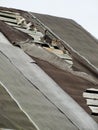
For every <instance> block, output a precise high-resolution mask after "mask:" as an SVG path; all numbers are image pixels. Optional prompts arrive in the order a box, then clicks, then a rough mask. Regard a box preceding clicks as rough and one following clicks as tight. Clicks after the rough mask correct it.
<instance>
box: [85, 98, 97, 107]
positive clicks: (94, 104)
mask: <svg viewBox="0 0 98 130" xmlns="http://www.w3.org/2000/svg"><path fill="white" fill-rule="evenodd" d="M86 101H87V105H92V106H98V100H93V99H86Z"/></svg>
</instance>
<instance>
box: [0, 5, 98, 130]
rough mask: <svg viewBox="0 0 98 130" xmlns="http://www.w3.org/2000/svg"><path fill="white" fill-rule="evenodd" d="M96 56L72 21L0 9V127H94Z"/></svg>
mask: <svg viewBox="0 0 98 130" xmlns="http://www.w3.org/2000/svg"><path fill="white" fill-rule="evenodd" d="M97 57H98V41H97V40H96V39H95V38H94V37H93V36H91V34H89V33H88V32H87V31H86V30H84V29H83V28H82V27H81V26H80V25H78V24H77V23H76V22H74V21H73V20H71V19H64V18H58V17H53V16H49V15H42V14H36V13H32V12H26V11H22V10H16V9H10V8H4V7H0V127H1V128H2V129H3V128H4V129H23V130H25V129H28V130H65V129H67V130H98V60H97Z"/></svg>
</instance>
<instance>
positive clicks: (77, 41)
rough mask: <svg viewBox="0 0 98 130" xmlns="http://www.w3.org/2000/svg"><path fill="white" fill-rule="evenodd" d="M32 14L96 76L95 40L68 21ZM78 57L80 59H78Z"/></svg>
mask: <svg viewBox="0 0 98 130" xmlns="http://www.w3.org/2000/svg"><path fill="white" fill-rule="evenodd" d="M32 14H34V15H35V16H36V17H37V18H38V19H39V20H40V21H41V22H42V23H43V24H44V25H45V26H46V28H47V27H48V28H49V29H50V30H51V31H53V32H54V33H55V35H57V37H59V38H60V39H61V40H62V41H64V44H65V47H67V48H68V49H70V50H71V51H72V52H73V53H74V56H75V58H78V60H79V61H82V60H84V61H83V62H84V63H85V64H86V65H87V66H89V67H90V68H91V69H92V70H93V71H95V72H96V73H97V74H98V60H97V57H98V41H97V40H95V39H94V38H93V37H92V36H91V35H90V34H89V33H88V32H86V31H85V30H84V29H83V28H82V27H81V26H80V25H78V24H77V23H75V22H74V21H72V20H70V19H64V18H58V17H52V16H48V15H41V14H35V13H32ZM79 57H80V59H79Z"/></svg>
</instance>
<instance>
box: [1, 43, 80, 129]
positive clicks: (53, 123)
mask: <svg viewBox="0 0 98 130" xmlns="http://www.w3.org/2000/svg"><path fill="white" fill-rule="evenodd" d="M4 46H5V47H4ZM12 48H13V49H12ZM3 49H4V50H3ZM16 50H17V53H16ZM20 51H22V50H20ZM12 53H14V57H12ZM19 54H20V55H19ZM22 55H25V54H23V52H22V53H19V48H15V47H13V46H12V45H11V44H10V43H9V47H8V43H6V44H3V43H0V81H2V82H1V86H0V88H1V90H2V91H4V93H3V94H4V95H5V93H6V95H7V94H8V95H10V97H9V98H10V99H9V98H8V99H9V100H12V101H13V103H15V104H17V105H18V108H16V107H15V106H14V108H15V109H14V108H13V109H14V110H13V113H11V112H12V111H11V109H12V106H13V105H14V104H13V103H12V106H10V107H9V104H8V102H7V101H6V106H7V108H8V109H7V111H6V117H7V120H10V122H11V123H12V122H15V121H16V122H15V123H16V126H17V125H18V126H19V127H20V128H23V129H28V130H31V129H32V130H35V129H37V130H65V129H67V130H78V128H77V127H76V126H75V125H74V124H73V123H72V122H71V121H70V120H69V118H67V117H66V115H65V114H63V113H62V112H61V111H59V110H58V107H56V106H55V104H54V103H52V102H51V101H50V100H49V99H48V98H47V97H46V96H45V95H44V94H43V93H42V92H41V91H40V90H39V89H38V88H37V87H36V86H35V85H33V82H31V81H30V80H29V79H27V78H25V77H24V74H23V73H24V72H23V71H24V69H26V73H25V74H27V76H28V75H29V74H33V75H31V79H32V78H33V79H34V78H37V77H36V76H34V75H35V74H34V73H33V71H32V69H35V67H37V66H36V65H35V63H30V62H29V61H28V62H27V59H26V58H23V59H22V58H21V57H22ZM15 56H16V57H17V58H16V57H15ZM23 60H24V62H23ZM33 64H34V66H35V67H34V68H32V65H33ZM18 67H19V68H21V69H22V70H23V71H22V70H21V69H19V68H18ZM28 67H30V68H28ZM29 70H30V72H29ZM34 71H36V70H34ZM38 71H40V69H39V68H38ZM39 74H40V73H39ZM32 76H33V77H32ZM39 76H41V75H39ZM37 80H39V79H37ZM45 85H46V83H45V84H44V87H45ZM8 95H7V97H8ZM1 96H2V95H1ZM7 97H5V100H7V99H6V98H7ZM0 99H1V98H0ZM19 108H20V109H19ZM16 111H18V112H19V111H21V112H22V113H24V114H23V116H26V118H24V117H23V118H22V119H21V120H20V122H19V121H18V118H19V117H20V116H21V115H20V116H19V117H18V115H17V112H16ZM1 112H2V107H1ZM13 114H14V115H13ZM27 118H28V121H27V122H26V119H27ZM18 122H19V123H18ZM24 123H25V125H24V126H23V124H24ZM26 123H27V124H26ZM31 123H32V126H31V125H29V124H31ZM13 125H14V124H13ZM33 125H34V126H33ZM10 127H11V128H14V127H15V126H14V127H13V126H12V125H11V124H10ZM15 128H16V127H15Z"/></svg>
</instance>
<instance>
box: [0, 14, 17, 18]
mask: <svg viewBox="0 0 98 130" xmlns="http://www.w3.org/2000/svg"><path fill="white" fill-rule="evenodd" d="M0 17H4V18H10V19H16V18H14V17H11V16H5V15H3V14H0Z"/></svg>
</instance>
